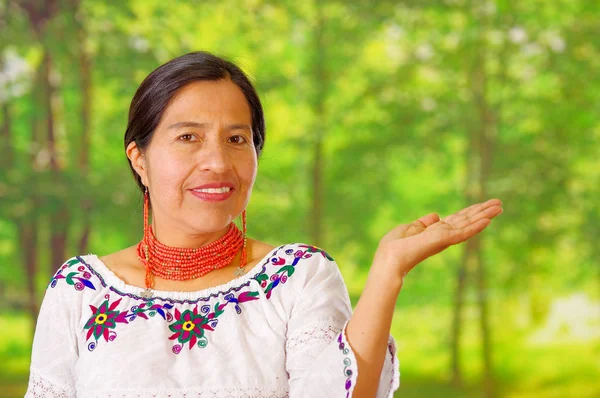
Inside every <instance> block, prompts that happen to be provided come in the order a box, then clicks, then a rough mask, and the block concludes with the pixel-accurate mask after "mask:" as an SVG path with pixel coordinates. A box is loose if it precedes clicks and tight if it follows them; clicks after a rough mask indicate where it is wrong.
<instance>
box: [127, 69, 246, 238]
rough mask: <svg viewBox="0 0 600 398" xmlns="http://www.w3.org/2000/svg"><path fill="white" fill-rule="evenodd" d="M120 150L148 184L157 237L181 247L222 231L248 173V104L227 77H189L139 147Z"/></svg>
mask: <svg viewBox="0 0 600 398" xmlns="http://www.w3.org/2000/svg"><path fill="white" fill-rule="evenodd" d="M127 156H128V157H129V159H131V161H132V164H133V166H134V168H135V170H136V171H137V172H138V174H139V175H140V176H141V178H142V183H143V184H144V185H146V186H147V187H148V190H149V193H150V203H151V204H152V214H153V225H154V231H155V234H156V237H157V239H159V240H160V241H161V242H163V243H165V244H167V245H173V246H179V247H185V246H193V245H194V242H193V238H194V237H195V236H198V237H200V236H205V235H206V234H214V235H215V236H219V235H222V233H223V229H224V228H226V227H227V226H228V225H229V223H230V222H231V221H232V220H233V219H235V217H237V216H239V215H240V213H241V212H242V210H244V209H245V208H246V205H247V203H248V201H249V199H250V194H251V192H252V186H253V185H254V180H255V178H256V168H257V156H256V150H255V148H254V144H253V140H252V116H251V112H250V107H249V105H248V102H247V100H246V98H245V97H244V94H243V93H242V91H241V90H240V88H239V87H238V86H237V85H235V84H234V83H232V82H231V81H230V80H218V81H199V82H194V83H190V84H189V85H187V86H185V87H183V88H182V89H181V90H180V91H179V92H178V93H177V94H176V95H175V96H174V97H173V99H172V100H171V102H170V104H169V105H168V106H167V108H166V109H165V112H164V113H163V117H162V120H161V121H160V123H159V125H158V127H157V128H156V130H155V131H154V135H153V137H152V140H151V142H150V145H149V146H148V148H147V149H146V151H145V153H143V154H142V153H140V152H139V150H138V149H137V147H136V145H135V143H131V144H130V145H129V146H128V148H127ZM205 185H208V186H206V187H203V186H205ZM188 239H190V240H189V241H188ZM215 239H216V238H215Z"/></svg>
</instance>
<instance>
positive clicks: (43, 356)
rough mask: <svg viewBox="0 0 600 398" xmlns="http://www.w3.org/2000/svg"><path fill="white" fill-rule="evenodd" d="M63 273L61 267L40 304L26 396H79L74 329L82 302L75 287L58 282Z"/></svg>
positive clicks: (67, 397)
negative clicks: (79, 300) (76, 382)
mask: <svg viewBox="0 0 600 398" xmlns="http://www.w3.org/2000/svg"><path fill="white" fill-rule="evenodd" d="M70 261H72V260H70ZM65 265H67V263H65V264H64V265H63V266H65ZM60 273H61V270H59V271H58V272H57V273H56V275H55V276H54V277H53V278H52V280H51V284H50V285H49V286H48V288H47V289H46V293H45V295H44V299H43V301H42V305H41V307H40V312H39V315H38V319H37V322H36V326H35V334H34V338H33V347H32V353H31V366H30V374H29V385H28V386H27V392H26V394H25V397H26V398H37V397H43V398H50V397H53V398H71V397H75V396H76V392H75V363H76V362H77V358H78V351H77V337H76V334H75V331H76V330H77V322H78V321H77V320H78V317H77V311H78V304H79V303H78V300H74V297H75V296H74V295H73V294H72V293H73V288H72V286H69V285H67V284H66V283H56V282H58V281H57V279H56V276H57V275H59V274H60ZM63 282H64V281H63Z"/></svg>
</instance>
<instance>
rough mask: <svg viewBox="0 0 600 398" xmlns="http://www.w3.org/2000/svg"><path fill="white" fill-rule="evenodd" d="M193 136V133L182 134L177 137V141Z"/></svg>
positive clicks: (189, 138) (189, 139)
mask: <svg viewBox="0 0 600 398" xmlns="http://www.w3.org/2000/svg"><path fill="white" fill-rule="evenodd" d="M193 138H194V135H193V134H183V135H180V136H179V137H177V139H178V140H179V141H191V140H192V139H193Z"/></svg>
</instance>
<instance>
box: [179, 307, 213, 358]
mask: <svg viewBox="0 0 600 398" xmlns="http://www.w3.org/2000/svg"><path fill="white" fill-rule="evenodd" d="M217 304H218V303H217ZM223 306H224V305H223ZM217 308H218V307H217ZM211 315H212V316H211ZM219 315H220V314H219ZM209 316H210V318H209ZM209 316H203V315H202V314H199V313H198V306H197V305H196V306H195V307H194V309H193V310H185V311H183V313H181V312H179V310H178V309H177V308H175V319H176V321H175V322H173V323H172V324H171V325H169V329H171V331H172V332H174V333H173V334H172V335H171V336H170V337H169V340H175V339H177V341H178V342H179V343H181V344H182V345H183V344H185V343H187V342H189V343H190V345H189V347H190V349H192V347H193V346H194V345H196V342H198V339H200V342H199V344H198V346H199V347H206V343H207V341H206V338H205V337H204V331H205V330H214V329H213V327H212V326H211V325H209V324H208V321H209V320H210V319H212V318H214V317H215V315H214V313H213V314H210V315H209ZM179 350H180V349H179Z"/></svg>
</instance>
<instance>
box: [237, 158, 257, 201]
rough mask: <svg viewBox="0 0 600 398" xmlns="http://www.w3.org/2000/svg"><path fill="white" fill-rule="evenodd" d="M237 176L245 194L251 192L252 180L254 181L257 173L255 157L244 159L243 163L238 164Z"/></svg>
mask: <svg viewBox="0 0 600 398" xmlns="http://www.w3.org/2000/svg"><path fill="white" fill-rule="evenodd" d="M238 167H239V168H238V170H239V173H238V176H239V178H240V181H241V183H242V186H243V189H244V191H246V192H250V191H251V190H252V186H253V185H254V180H255V179H256V172H257V161H256V155H254V156H252V157H250V156H249V157H247V158H246V159H244V162H240V164H239V165H238Z"/></svg>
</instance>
